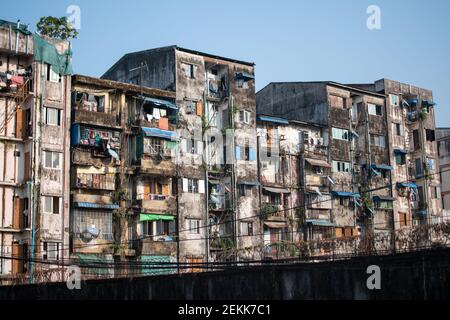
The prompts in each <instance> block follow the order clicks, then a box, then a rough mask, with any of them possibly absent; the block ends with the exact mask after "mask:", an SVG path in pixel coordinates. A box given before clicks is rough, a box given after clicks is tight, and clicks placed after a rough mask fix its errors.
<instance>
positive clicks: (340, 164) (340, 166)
mask: <svg viewBox="0 0 450 320" xmlns="http://www.w3.org/2000/svg"><path fill="white" fill-rule="evenodd" d="M333 172H334V173H336V172H347V173H348V172H350V163H349V162H344V161H333Z"/></svg>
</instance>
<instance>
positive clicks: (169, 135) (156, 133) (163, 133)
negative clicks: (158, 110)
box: [142, 127, 177, 141]
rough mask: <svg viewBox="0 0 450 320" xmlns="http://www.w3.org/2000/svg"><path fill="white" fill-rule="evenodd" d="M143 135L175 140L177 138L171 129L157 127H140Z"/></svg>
mask: <svg viewBox="0 0 450 320" xmlns="http://www.w3.org/2000/svg"><path fill="white" fill-rule="evenodd" d="M142 131H143V132H144V135H145V136H146V137H157V138H162V139H167V140H172V141H175V140H177V133H176V132H173V131H167V130H161V129H158V128H145V127H143V128H142Z"/></svg>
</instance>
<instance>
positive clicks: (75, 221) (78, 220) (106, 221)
mask: <svg viewBox="0 0 450 320" xmlns="http://www.w3.org/2000/svg"><path fill="white" fill-rule="evenodd" d="M88 228H94V229H97V231H98V232H99V233H98V239H102V240H113V232H112V213H111V212H101V211H81V210H74V211H73V213H72V235H73V237H74V238H76V239H81V238H82V235H83V233H84V232H86V230H87V229H88Z"/></svg>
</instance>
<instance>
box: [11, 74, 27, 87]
mask: <svg viewBox="0 0 450 320" xmlns="http://www.w3.org/2000/svg"><path fill="white" fill-rule="evenodd" d="M11 82H12V83H14V84H17V85H19V86H22V85H23V84H24V80H23V77H21V76H12V78H11Z"/></svg>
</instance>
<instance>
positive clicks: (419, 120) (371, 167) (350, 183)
mask: <svg viewBox="0 0 450 320" xmlns="http://www.w3.org/2000/svg"><path fill="white" fill-rule="evenodd" d="M382 84H384V86H382ZM397 87H398V90H396V88H397ZM400 87H402V88H403V90H406V89H408V90H409V91H408V92H411V93H410V94H411V95H406V93H405V92H404V91H399V90H400ZM433 105H434V103H433V101H432V94H431V92H430V91H428V90H424V89H419V88H414V87H412V86H408V87H405V86H404V85H403V86H401V85H400V84H399V83H396V82H392V81H389V80H382V81H379V82H377V83H375V84H374V85H342V84H338V83H334V82H300V83H271V84H269V85H268V86H266V87H265V88H263V89H262V90H261V91H259V92H258V93H257V108H258V114H263V115H268V116H272V117H280V118H284V119H287V120H289V122H290V123H291V122H292V121H300V122H305V123H307V124H314V125H317V126H322V127H323V128H322V129H321V140H318V141H317V142H316V143H318V144H320V145H323V146H324V147H325V148H327V149H328V150H326V151H325V152H326V153H327V157H328V159H327V161H326V163H328V164H329V165H330V166H331V175H330V176H326V175H325V174H323V176H326V177H327V179H322V180H320V181H321V184H323V185H320V184H319V185H318V186H317V185H314V184H315V183H313V185H311V180H309V181H305V183H304V184H303V187H304V188H305V195H306V197H309V196H308V194H309V192H308V189H309V190H311V187H312V186H314V187H319V190H317V189H315V188H314V189H313V190H314V191H315V193H316V194H317V195H319V194H318V192H320V193H321V194H322V196H323V195H324V193H323V192H322V191H321V190H320V187H328V188H329V191H330V194H331V195H332V200H330V202H331V203H332V205H331V212H332V217H331V219H330V221H328V222H330V223H331V225H330V226H332V227H333V228H334V229H335V232H334V234H333V233H331V235H332V236H335V237H337V238H340V237H346V238H349V237H355V236H359V235H361V234H364V233H365V232H367V231H371V232H372V231H373V232H375V234H376V235H377V236H378V238H379V240H380V241H379V243H385V244H386V246H389V242H390V241H389V238H390V233H391V231H392V230H397V229H403V228H410V227H411V226H412V225H413V224H419V223H434V222H438V221H439V216H440V214H441V210H440V208H441V207H440V205H439V203H437V201H436V194H437V193H439V181H438V179H435V178H434V176H432V175H429V177H428V178H425V177H423V175H424V171H425V169H424V168H427V173H432V172H434V171H433V170H436V163H437V162H436V161H437V153H436V152H437V149H436V143H435V142H434V138H433V137H434V110H433ZM408 115H409V116H408ZM413 115H414V116H415V117H414V116H413ZM405 132H406V133H407V134H404V133H405ZM299 134H302V133H301V130H297V132H294V133H292V134H291V135H286V136H285V138H286V137H287V139H288V140H289V139H290V140H293V141H295V140H298V138H297V136H298V135H299ZM309 134H310V133H307V137H308V138H309V136H308V135H309ZM410 136H411V137H412V136H414V137H415V138H416V141H417V142H416V145H415V146H414V145H413V146H411V145H410V143H409V141H410V139H411V137H410ZM401 138H403V139H404V140H401ZM419 139H420V140H419ZM303 141H307V142H308V140H305V139H303ZM312 141H313V139H312V140H311V141H310V142H312ZM422 145H423V147H421V146H422ZM316 158H317V157H316ZM416 159H420V160H417V161H416ZM416 162H417V168H416V167H415V166H414V165H415V164H416ZM307 164H308V161H306V164H305V165H304V166H300V171H299V172H302V171H303V172H307V171H308V170H307ZM309 164H310V163H309ZM322 166H323V167H325V168H326V164H325V163H324V164H322ZM413 166H414V167H413ZM413 169H414V170H413ZM319 172H322V171H319ZM305 175H306V173H305ZM305 180H306V179H305ZM318 181H319V180H318ZM300 185H301V186H302V184H301V183H300ZM391 186H393V187H391ZM325 194H326V193H325ZM425 197H427V198H425ZM300 198H301V197H300ZM425 199H429V202H428V200H425ZM304 203H308V201H307V200H305V201H304ZM320 203H322V204H324V203H326V201H320ZM425 203H429V207H428V208H425ZM424 216H425V217H427V219H424V218H423V217H424ZM302 217H305V218H306V219H308V218H310V217H309V216H308V212H307V211H306V216H305V215H303V214H300V217H299V219H302ZM304 220H305V219H304ZM316 223H317V222H316ZM322 223H324V222H322ZM383 241H384V242H383Z"/></svg>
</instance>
